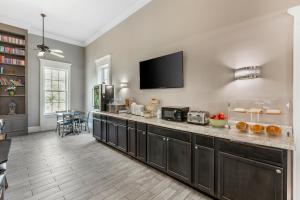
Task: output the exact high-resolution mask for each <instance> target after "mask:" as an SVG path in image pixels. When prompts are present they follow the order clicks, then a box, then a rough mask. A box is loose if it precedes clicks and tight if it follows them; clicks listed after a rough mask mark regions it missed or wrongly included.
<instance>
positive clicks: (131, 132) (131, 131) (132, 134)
mask: <svg viewBox="0 0 300 200" xmlns="http://www.w3.org/2000/svg"><path fill="white" fill-rule="evenodd" d="M128 154H129V155H131V156H134V157H136V129H135V128H132V127H128Z"/></svg>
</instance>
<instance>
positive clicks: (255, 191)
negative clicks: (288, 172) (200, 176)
mask: <svg viewBox="0 0 300 200" xmlns="http://www.w3.org/2000/svg"><path fill="white" fill-rule="evenodd" d="M218 157H219V163H218V164H219V165H218V166H219V189H220V199H224V200H240V199H243V200H283V199H284V198H283V192H282V191H283V169H282V168H280V167H276V166H272V165H269V164H265V163H261V162H257V161H254V160H250V159H246V158H242V157H239V156H235V155H231V154H228V153H223V152H220V153H219V154H218Z"/></svg>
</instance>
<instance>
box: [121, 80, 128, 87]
mask: <svg viewBox="0 0 300 200" xmlns="http://www.w3.org/2000/svg"><path fill="white" fill-rule="evenodd" d="M120 88H121V89H122V88H128V82H121V84H120Z"/></svg>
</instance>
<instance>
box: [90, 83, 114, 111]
mask: <svg viewBox="0 0 300 200" xmlns="http://www.w3.org/2000/svg"><path fill="white" fill-rule="evenodd" d="M113 101H114V86H113V85H106V84H99V85H96V86H94V88H93V107H94V109H95V110H100V111H108V104H110V103H112V102H113Z"/></svg>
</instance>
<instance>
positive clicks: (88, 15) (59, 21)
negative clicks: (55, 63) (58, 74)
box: [0, 0, 151, 46]
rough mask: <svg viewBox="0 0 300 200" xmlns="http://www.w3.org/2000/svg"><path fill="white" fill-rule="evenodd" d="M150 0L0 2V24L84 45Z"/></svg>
mask: <svg viewBox="0 0 300 200" xmlns="http://www.w3.org/2000/svg"><path fill="white" fill-rule="evenodd" d="M150 1H151V0H1V6H0V22H1V23H6V24H10V25H13V26H18V27H21V28H25V29H28V30H29V33H33V34H38V35H41V29H42V28H41V27H42V18H41V17H40V13H41V12H44V13H45V14H46V15H47V17H46V20H45V31H46V37H48V38H52V39H56V40H60V41H63V42H67V43H71V44H75V45H79V46H86V45H88V44H90V43H91V42H92V41H94V40H95V39H97V38H98V37H99V36H101V35H103V34H104V33H106V32H107V31H109V30H110V29H111V28H113V27H114V26H116V25H117V24H118V23H120V22H121V21H123V20H125V19H126V18H127V17H128V16H130V15H131V14H133V13H134V12H136V11H137V10H139V9H140V8H142V7H143V6H144V5H146V4H147V3H149V2H150Z"/></svg>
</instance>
